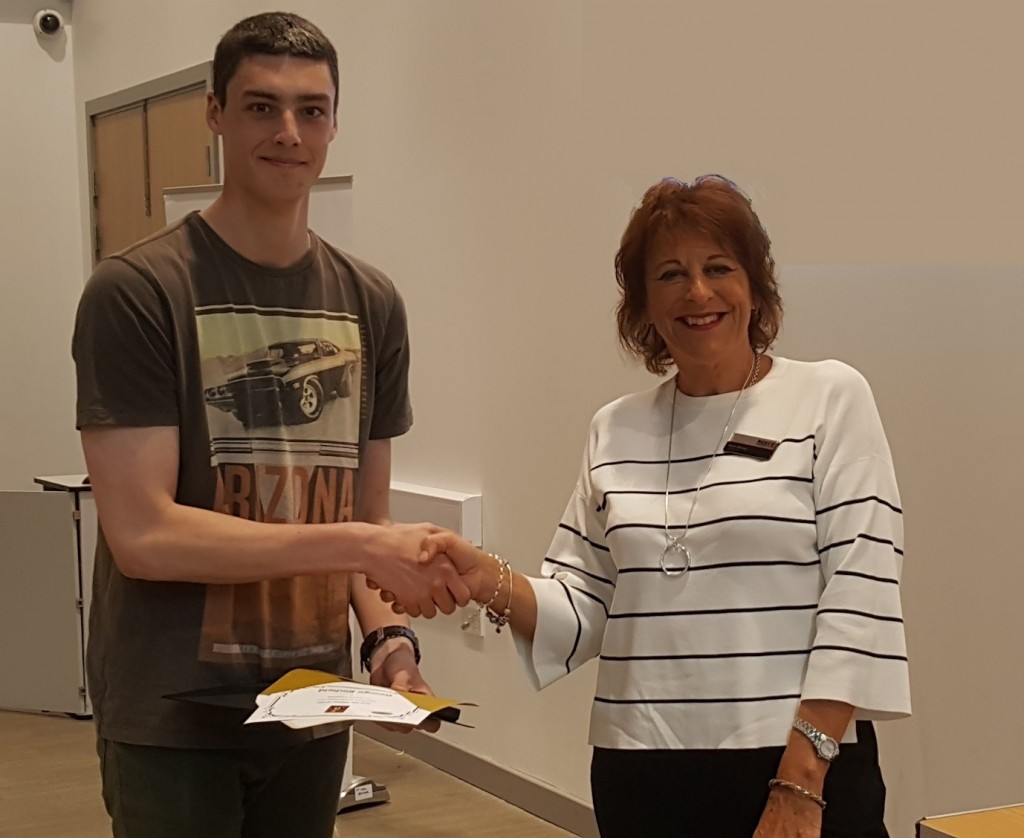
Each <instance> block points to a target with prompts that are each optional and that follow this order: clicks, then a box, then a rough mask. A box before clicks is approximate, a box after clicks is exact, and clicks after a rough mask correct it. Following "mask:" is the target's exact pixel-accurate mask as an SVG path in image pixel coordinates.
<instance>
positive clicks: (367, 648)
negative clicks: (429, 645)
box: [359, 626, 420, 672]
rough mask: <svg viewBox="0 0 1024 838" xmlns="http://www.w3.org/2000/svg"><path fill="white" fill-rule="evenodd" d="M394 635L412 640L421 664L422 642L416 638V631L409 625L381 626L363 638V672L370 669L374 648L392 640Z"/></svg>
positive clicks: (415, 653) (361, 658)
mask: <svg viewBox="0 0 1024 838" xmlns="http://www.w3.org/2000/svg"><path fill="white" fill-rule="evenodd" d="M392 637H405V638H407V639H408V640H410V641H412V651H413V654H414V655H415V657H416V664H417V666H418V665H419V662H420V642H419V640H417V639H416V632H414V631H413V630H412V629H411V628H409V627H408V626H381V627H380V628H376V629H374V630H373V631H371V632H370V633H369V634H368V635H366V637H365V638H363V642H362V645H360V647H359V670H360V671H361V672H369V671H370V657H371V656H372V655H373V652H374V650H375V649H376V648H377V647H378V646H380V644H381V643H383V642H384V641H385V640H390V639H391V638H392Z"/></svg>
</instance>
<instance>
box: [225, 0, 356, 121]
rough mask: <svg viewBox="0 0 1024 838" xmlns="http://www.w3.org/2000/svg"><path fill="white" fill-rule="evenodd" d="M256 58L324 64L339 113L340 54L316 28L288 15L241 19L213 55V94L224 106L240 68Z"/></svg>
mask: <svg viewBox="0 0 1024 838" xmlns="http://www.w3.org/2000/svg"><path fill="white" fill-rule="evenodd" d="M253 55H290V56H292V57H294V58H308V59H309V60H311V61H323V62H324V63H325V64H327V67H328V69H329V70H330V71H331V80H332V81H333V82H334V112H335V113H337V112H338V96H339V92H340V91H339V86H338V53H337V52H335V50H334V45H333V44H332V43H331V42H330V41H329V40H327V36H326V35H324V33H323V32H321V31H320V30H319V29H318V28H317V27H316V26H314V25H313V24H312V23H310V22H309V21H308V20H306V19H305V18H303V17H299V16H298V15H293V14H289V13H288V12H265V13H264V14H259V15H253V16H252V17H247V18H245V20H240V21H239V22H238V23H236V24H235V25H234V26H232V27H231V28H230V29H229V30H228V31H227V32H225V33H224V37H223V38H221V39H220V43H218V44H217V50H216V52H214V54H213V95H214V96H215V97H217V101H218V102H220V105H221V107H224V104H225V102H226V100H227V92H228V82H229V81H231V78H232V77H233V76H234V75H235V72H236V71H237V70H238V65H239V64H241V63H242V61H243V60H244V59H246V58H249V57H250V56H253Z"/></svg>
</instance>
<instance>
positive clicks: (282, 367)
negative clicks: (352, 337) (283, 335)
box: [204, 338, 359, 428]
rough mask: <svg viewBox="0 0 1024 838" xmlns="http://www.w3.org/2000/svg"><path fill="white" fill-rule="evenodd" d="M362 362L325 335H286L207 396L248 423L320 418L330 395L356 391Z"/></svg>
mask: <svg viewBox="0 0 1024 838" xmlns="http://www.w3.org/2000/svg"><path fill="white" fill-rule="evenodd" d="M358 364H359V353H358V352H355V351H354V350H351V349H339V348H338V347H337V346H335V345H334V344H333V343H331V342H330V341H328V340H323V339H322V338H310V339H309V340H286V341H281V342H279V343H272V344H270V345H269V346H267V347H266V354H265V355H264V356H263V357H259V358H257V359H255V360H251V361H249V362H248V363H246V365H245V370H243V371H242V372H238V373H235V374H234V375H231V376H229V377H228V379H227V380H226V381H225V382H224V383H223V384H218V385H216V386H214V387H207V388H206V390H205V391H204V396H205V398H206V403H207V404H208V405H210V406H211V407H215V408H217V409H218V410H223V411H224V412H225V413H230V414H232V415H233V416H234V417H235V418H236V419H237V420H238V421H239V422H241V423H242V425H243V426H244V427H245V428H253V427H260V426H267V425H299V424H303V423H305V422H313V421H315V420H316V419H318V418H319V417H320V414H321V413H323V410H324V405H325V404H326V403H327V400H328V399H330V398H332V397H335V396H337V397H347V396H349V395H350V394H351V392H352V385H353V382H354V381H355V375H356V367H357V366H358Z"/></svg>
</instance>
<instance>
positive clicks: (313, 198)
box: [164, 175, 352, 250]
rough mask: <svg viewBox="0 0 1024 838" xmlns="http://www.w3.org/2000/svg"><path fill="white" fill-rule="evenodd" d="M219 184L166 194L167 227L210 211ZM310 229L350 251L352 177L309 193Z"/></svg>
mask: <svg viewBox="0 0 1024 838" xmlns="http://www.w3.org/2000/svg"><path fill="white" fill-rule="evenodd" d="M221 188H222V185H221V184H219V183H211V184H202V185H200V186H172V187H169V188H168V189H165V190H164V209H165V211H166V213H167V223H168V224H173V223H174V222H175V221H177V220H178V219H180V218H183V217H184V216H186V215H188V213H190V212H192V211H193V210H202V209H205V208H206V207H208V206H209V205H210V204H212V203H213V202H214V200H216V198H217V197H218V196H219V195H220V191H221ZM309 228H310V229H311V230H312V231H313V232H315V233H316V234H317V235H319V236H320V237H321V238H322V239H324V240H325V241H328V242H330V243H331V244H333V245H335V246H336V247H340V248H343V249H345V250H348V249H350V248H351V246H352V176H351V175H339V176H337V177H325V178H320V180H318V181H317V182H316V183H315V184H313V188H312V189H311V190H310V193H309Z"/></svg>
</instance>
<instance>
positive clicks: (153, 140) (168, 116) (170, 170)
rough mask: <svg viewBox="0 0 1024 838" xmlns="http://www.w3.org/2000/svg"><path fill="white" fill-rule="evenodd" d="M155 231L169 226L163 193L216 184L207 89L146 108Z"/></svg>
mask: <svg viewBox="0 0 1024 838" xmlns="http://www.w3.org/2000/svg"><path fill="white" fill-rule="evenodd" d="M147 126H148V130H147V133H148V136H149V191H150V200H151V206H152V229H153V231H154V232H155V231H156V230H159V229H161V228H162V227H164V226H165V225H166V224H167V221H166V220H165V218H166V216H165V214H164V189H166V188H167V187H169V186H198V185H200V184H204V183H213V168H214V167H213V153H214V147H213V136H212V134H211V133H210V129H209V127H208V126H207V124H206V88H205V87H198V88H194V89H192V90H186V91H184V92H182V93H177V94H175V95H173V96H167V97H164V98H161V99H154V100H151V101H150V102H149V103H148V104H147Z"/></svg>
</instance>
